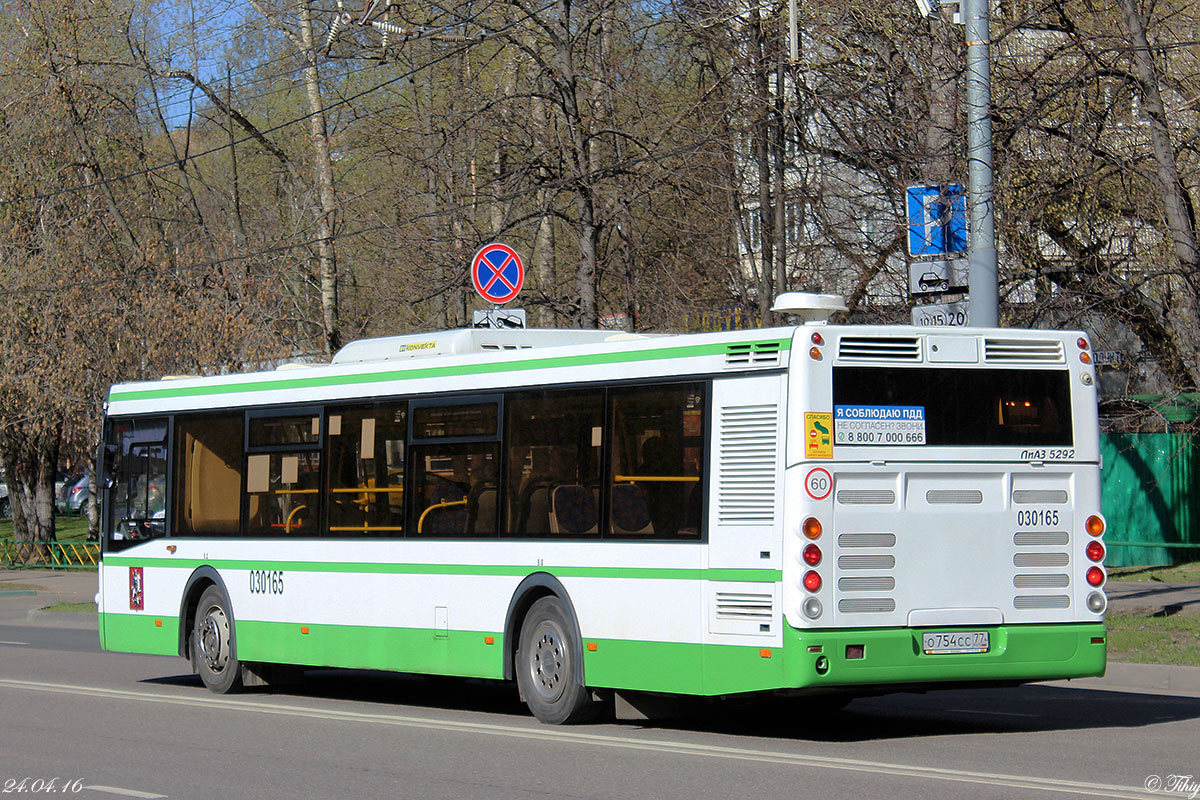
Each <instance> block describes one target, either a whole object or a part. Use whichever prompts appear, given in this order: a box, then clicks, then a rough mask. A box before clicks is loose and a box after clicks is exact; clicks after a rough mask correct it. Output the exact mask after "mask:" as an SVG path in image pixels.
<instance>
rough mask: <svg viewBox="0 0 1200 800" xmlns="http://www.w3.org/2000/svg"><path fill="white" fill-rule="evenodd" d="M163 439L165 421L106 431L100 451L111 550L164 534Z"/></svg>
mask: <svg viewBox="0 0 1200 800" xmlns="http://www.w3.org/2000/svg"><path fill="white" fill-rule="evenodd" d="M166 438H167V422H166V420H165V419H147V420H136V421H129V422H118V423H114V424H113V426H112V427H111V429H110V431H109V438H108V442H107V444H106V446H105V467H106V470H108V471H107V473H106V475H105V490H106V491H107V494H108V498H107V516H108V519H107V528H108V535H109V543H110V545H111V544H114V543H118V542H119V543H122V544H130V543H136V542H139V541H143V540H146V539H153V538H156V537H159V536H164V535H166V532H167V529H166V522H167V520H166V509H167V447H166ZM118 546H120V545H118Z"/></svg>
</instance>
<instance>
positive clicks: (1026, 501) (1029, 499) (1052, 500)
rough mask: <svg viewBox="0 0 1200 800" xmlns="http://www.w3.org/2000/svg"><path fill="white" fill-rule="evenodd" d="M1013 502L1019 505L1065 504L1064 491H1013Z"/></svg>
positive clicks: (1065, 491)
mask: <svg viewBox="0 0 1200 800" xmlns="http://www.w3.org/2000/svg"><path fill="white" fill-rule="evenodd" d="M1013 502H1014V503H1020V504H1021V505H1042V504H1051V505H1062V504H1064V503H1066V502H1067V490H1066V489H1015V490H1013Z"/></svg>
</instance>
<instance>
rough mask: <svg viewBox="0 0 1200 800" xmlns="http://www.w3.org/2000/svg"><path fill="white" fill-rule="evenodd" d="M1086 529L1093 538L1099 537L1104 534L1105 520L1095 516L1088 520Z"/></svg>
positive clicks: (1085, 525) (1085, 524)
mask: <svg viewBox="0 0 1200 800" xmlns="http://www.w3.org/2000/svg"><path fill="white" fill-rule="evenodd" d="M1084 528H1085V529H1086V530H1087V532H1088V533H1090V534H1091V535H1092V536H1099V535H1100V534H1102V533H1104V520H1103V518H1101V517H1098V516H1096V515H1095V514H1093V515H1092V516H1090V517H1088V518H1087V522H1085V523H1084Z"/></svg>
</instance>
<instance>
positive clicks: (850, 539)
mask: <svg viewBox="0 0 1200 800" xmlns="http://www.w3.org/2000/svg"><path fill="white" fill-rule="evenodd" d="M895 546H896V534H894V533H840V534H838V547H895Z"/></svg>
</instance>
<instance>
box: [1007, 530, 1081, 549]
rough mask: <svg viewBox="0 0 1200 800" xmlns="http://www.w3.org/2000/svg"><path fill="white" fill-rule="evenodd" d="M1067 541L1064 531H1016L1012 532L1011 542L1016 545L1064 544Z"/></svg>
mask: <svg viewBox="0 0 1200 800" xmlns="http://www.w3.org/2000/svg"><path fill="white" fill-rule="evenodd" d="M1069 541H1070V537H1069V536H1068V535H1067V532H1066V531H1018V532H1017V533H1014V534H1013V544H1015V545H1017V546H1018V547H1049V546H1053V545H1063V546H1065V545H1066V544H1067V543H1068V542H1069Z"/></svg>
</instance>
